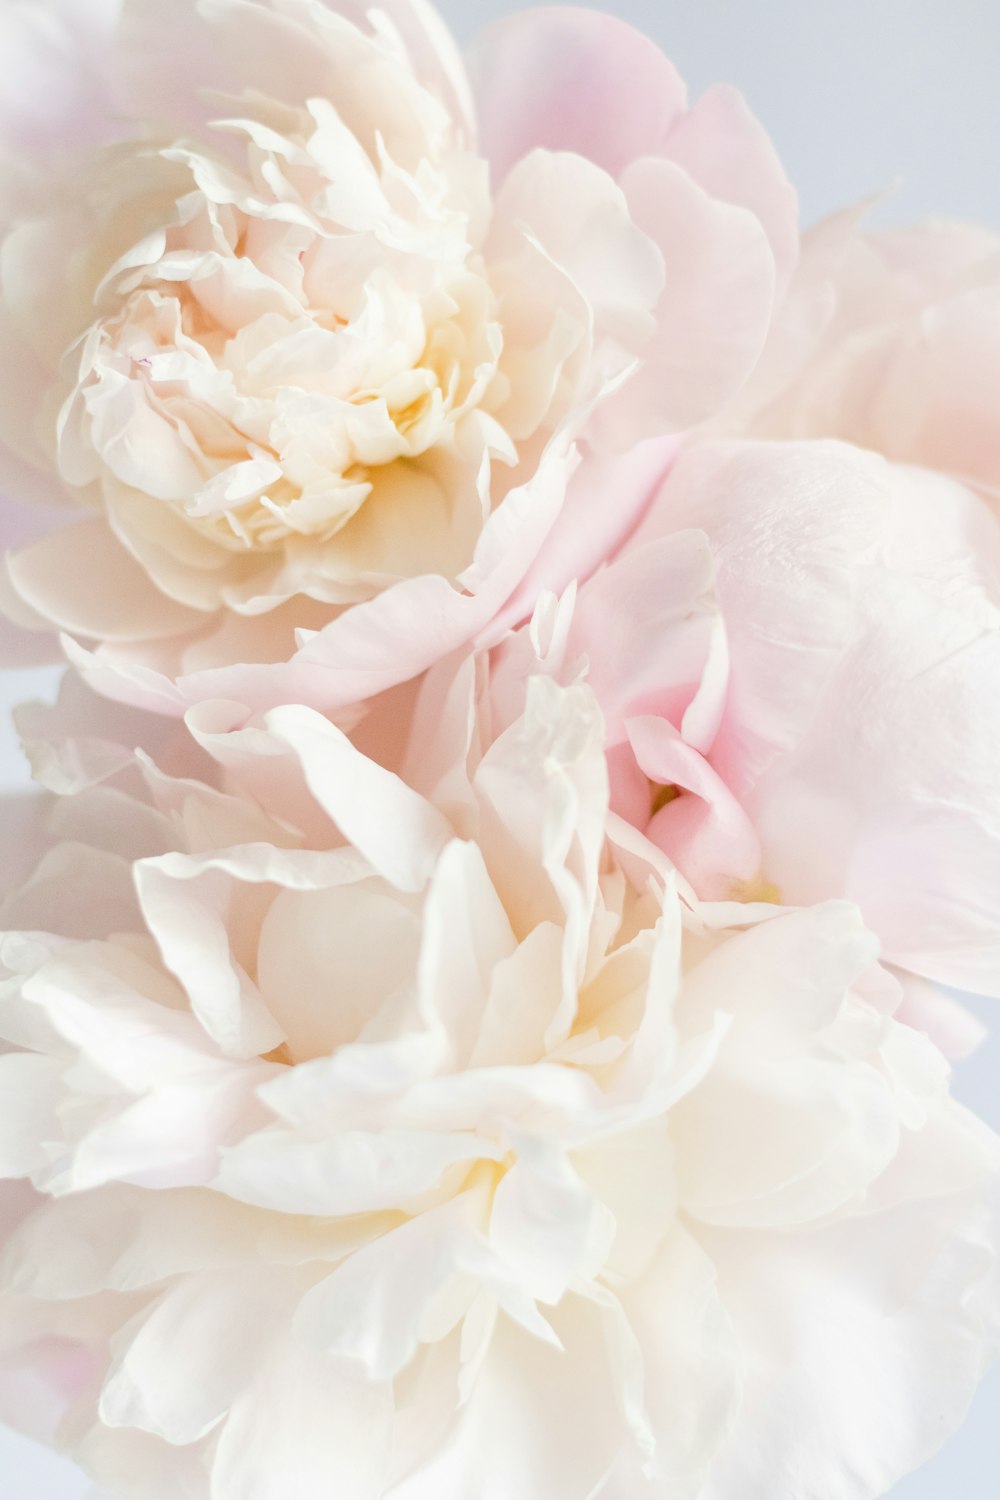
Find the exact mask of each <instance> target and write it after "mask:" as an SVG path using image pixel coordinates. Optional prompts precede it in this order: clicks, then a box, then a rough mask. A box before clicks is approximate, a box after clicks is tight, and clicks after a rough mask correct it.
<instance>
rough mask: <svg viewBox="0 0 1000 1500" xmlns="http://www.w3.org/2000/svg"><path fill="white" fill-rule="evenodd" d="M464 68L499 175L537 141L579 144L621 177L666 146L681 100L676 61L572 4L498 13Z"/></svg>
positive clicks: (562, 146) (484, 145)
mask: <svg viewBox="0 0 1000 1500" xmlns="http://www.w3.org/2000/svg"><path fill="white" fill-rule="evenodd" d="M470 69H471V73H472V83H473V93H474V95H475V98H476V101H477V103H478V106H479V126H480V148H481V150H482V151H483V152H484V153H485V155H486V156H488V157H489V159H490V162H491V163H492V166H493V172H494V180H495V182H500V181H502V179H503V178H504V177H505V176H506V174H507V173H508V172H509V171H510V169H511V167H512V166H514V164H515V163H516V162H518V161H520V160H521V158H522V157H523V156H526V155H527V154H528V152H529V151H532V150H534V149H535V148H536V147H538V146H543V147H545V148H547V149H548V150H550V151H574V152H577V153H578V154H579V155H581V156H585V157H587V158H588V159H589V160H590V161H593V162H596V163H597V165H598V166H601V167H603V168H604V169H605V170H606V171H608V172H610V173H611V174H612V176H618V174H619V173H620V172H622V171H623V170H624V168H625V167H627V166H628V164H629V162H631V161H634V160H635V159H636V157H638V156H644V155H647V154H649V153H651V152H657V151H659V150H660V149H661V148H662V146H663V143H664V141H665V140H666V139H667V136H668V134H669V132H670V129H671V126H672V125H673V124H674V122H675V120H676V119H677V118H678V116H679V115H680V114H681V112H682V111H683V110H684V107H685V103H686V92H685V88H684V84H683V83H682V81H681V79H680V77H679V76H678V74H677V72H676V70H675V69H674V67H673V64H672V63H670V62H669V61H668V60H667V58H666V57H664V55H663V53H662V52H660V50H659V48H658V47H656V46H655V45H654V43H653V42H651V41H650V40H649V38H648V37H645V36H643V35H642V33H641V32H639V31H635V30H634V29H633V28H632V27H631V26H628V25H627V24H626V23H625V22H624V21H619V20H616V19H615V18H614V17H613V16H605V15H599V14H598V13H597V12H596V11H588V10H582V9H577V8H576V7H575V6H569V7H565V8H562V7H560V8H556V7H555V6H543V7H541V8H534V9H532V10H525V11H522V12H521V13H520V14H519V15H513V16H510V17H508V18H506V19H505V20H503V21H498V22H497V23H496V24H495V25H493V26H491V27H489V28H488V30H487V31H485V32H484V33H483V35H482V36H481V37H480V38H479V40H478V42H477V44H476V46H475V48H474V49H473V53H472V57H471V60H470Z"/></svg>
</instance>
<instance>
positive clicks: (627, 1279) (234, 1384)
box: [0, 611, 998, 1500]
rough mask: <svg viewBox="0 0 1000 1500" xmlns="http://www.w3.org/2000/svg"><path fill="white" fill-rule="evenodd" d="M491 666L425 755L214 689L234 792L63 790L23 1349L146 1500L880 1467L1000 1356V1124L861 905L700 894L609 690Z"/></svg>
mask: <svg viewBox="0 0 1000 1500" xmlns="http://www.w3.org/2000/svg"><path fill="white" fill-rule="evenodd" d="M535 634H536V638H537V640H538V642H539V644H540V645H541V646H542V647H544V648H546V649H550V648H551V647H552V645H553V641H552V640H551V639H547V638H546V637H547V622H546V619H545V612H544V611H543V613H542V614H541V615H540V616H539V618H538V620H537V621H536V628H535ZM487 673H488V666H487V663H486V662H485V660H484V659H482V658H481V659H479V660H478V661H477V660H475V659H474V658H471V657H468V656H466V657H464V658H460V659H457V660H454V661H450V662H446V663H444V664H442V665H441V666H440V667H439V668H437V669H436V670H435V671H434V672H432V673H431V674H429V676H428V677H427V679H426V680H425V682H424V683H423V684H422V686H421V688H420V690H419V692H418V693H417V694H416V696H415V702H414V706H413V712H412V716H411V718H410V720H409V723H410V726H411V733H410V735H409V737H408V743H407V745H406V746H405V748H404V750H403V752H402V755H401V759H400V765H401V768H402V770H403V771H404V775H403V776H400V775H397V774H396V773H394V772H392V771H390V770H387V769H386V768H385V767H384V766H381V765H379V764H378V763H376V762H375V761H373V760H371V759H370V758H368V757H367V756H366V755H365V754H364V753H363V752H362V750H361V749H360V748H359V745H358V744H357V743H355V742H354V741H353V740H352V738H351V737H350V736H348V735H346V734H344V733H343V731H341V730H339V729H338V728H336V727H335V726H334V725H332V724H331V723H330V722H329V721H328V720H327V719H325V718H323V717H322V716H321V715H319V714H318V713H317V712H316V711H314V710H311V709H309V708H306V707H301V706H299V707H284V708H278V709H274V710H271V711H270V712H268V713H266V714H264V715H260V716H254V717H251V718H249V719H248V718H247V716H246V714H245V712H244V711H242V710H240V709H238V708H236V706H234V705H231V704H230V705H226V704H205V705H202V706H201V707H199V708H198V709H197V710H194V711H192V713H191V715H190V716H189V724H190V728H191V732H192V734H193V735H194V737H195V739H196V741H197V745H198V752H197V753H198V755H200V756H203V757H207V758H208V760H209V761H210V762H211V763H212V765H213V766H214V769H213V770H212V771H210V773H208V775H207V779H205V780H195V779H192V778H190V777H171V776H168V775H167V774H165V773H164V772H163V771H161V770H159V769H157V768H156V767H155V766H154V764H153V763H152V762H151V761H150V760H149V759H148V758H145V757H141V756H140V758H139V760H138V762H137V763H136V764H134V765H133V766H131V767H125V766H124V765H123V766H122V767H121V768H120V769H119V770H118V771H117V772H115V773H114V774H109V776H108V779H107V780H106V781H105V782H104V783H102V784H95V783H94V781H93V776H92V775H91V776H90V777H89V778H88V777H84V778H83V780H84V781H86V780H87V779H90V781H91V784H90V785H89V786H84V788H83V789H82V790H80V791H78V792H77V793H76V794H75V795H67V796H65V797H64V798H63V799H62V800H61V802H60V804H59V809H60V811H59V824H60V827H59V832H60V834H61V836H62V840H63V841H62V842H56V843H55V844H54V847H53V849H52V851H51V853H50V854H49V855H48V856H46V860H45V861H43V866H42V868H41V870H40V871H39V873H38V875H36V877H35V878H34V880H33V881H31V882H29V883H28V885H27V886H25V887H24V889H23V890H21V891H20V892H18V893H17V894H16V895H15V896H14V897H12V898H9V899H8V904H7V907H6V910H5V920H6V924H7V926H8V928H9V929H10V930H9V931H8V932H7V935H6V936H5V937H4V938H3V940H2V944H0V958H2V962H3V965H4V970H5V974H6V976H7V977H6V980H5V985H4V991H3V995H2V998H0V1034H2V1035H3V1037H4V1038H5V1039H6V1043H7V1046H8V1049H9V1050H8V1051H7V1053H6V1055H3V1056H0V1083H2V1087H3V1092H4V1098H5V1100H6V1101H7V1102H6V1104H5V1108H4V1112H3V1116H2V1120H0V1166H2V1171H3V1173H4V1174H5V1175H7V1176H8V1177H12V1178H18V1177H22V1176H24V1177H28V1178H29V1179H30V1181H31V1183H32V1184H33V1185H34V1188H35V1190H37V1191H38V1192H40V1193H41V1194H43V1195H45V1196H46V1198H47V1199H48V1201H47V1202H44V1203H42V1204H41V1206H39V1207H37V1208H35V1209H33V1210H30V1209H29V1210H28V1212H27V1215H26V1217H23V1218H22V1221H21V1222H20V1224H19V1226H18V1227H17V1228H16V1229H15V1230H14V1231H13V1233H11V1234H10V1235H9V1236H8V1238H7V1243H6V1246H5V1249H4V1253H3V1264H2V1274H3V1278H4V1283H5V1287H6V1291H5V1293H4V1302H3V1316H2V1319H0V1329H2V1332H0V1345H2V1350H3V1360H2V1363H3V1365H4V1367H5V1368H7V1369H11V1370H13V1371H15V1372H17V1374H18V1376H19V1378H20V1388H21V1389H22V1390H23V1389H24V1383H25V1381H26V1380H27V1379H28V1378H29V1376H30V1378H31V1379H32V1380H33V1381H34V1382H35V1385H36V1387H37V1389H38V1390H39V1391H41V1392H44V1394H45V1398H46V1399H45V1401H44V1403H43V1402H42V1401H41V1399H39V1400H36V1401H35V1402H34V1403H33V1413H34V1416H35V1419H36V1422H37V1423H38V1424H39V1426H40V1431H41V1435H43V1436H47V1437H49V1439H50V1440H55V1441H57V1442H59V1443H60V1444H62V1445H64V1446H66V1447H67V1448H69V1449H70V1451H72V1452H73V1453H74V1454H75V1455H76V1456H77V1457H78V1459H79V1460H80V1461H81V1462H82V1463H83V1464H84V1466H85V1468H86V1469H87V1470H88V1471H89V1472H90V1474H91V1475H92V1476H93V1477H94V1479H95V1480H96V1481H97V1482H98V1483H101V1484H103V1485H107V1486H108V1487H109V1488H110V1489H111V1490H113V1491H115V1492H116V1493H118V1494H119V1495H121V1496H122V1497H123V1500H161V1497H162V1500H176V1497H177V1496H178V1495H185V1496H189V1497H191V1500H202V1497H204V1500H287V1497H288V1496H289V1495H290V1494H294V1495H295V1497H296V1500H313V1497H315V1500H320V1497H323V1500H326V1497H329V1496H330V1495H331V1494H336V1495H337V1496H338V1497H342V1500H376V1497H381V1496H385V1497H392V1500H424V1497H426V1496H427V1495H431V1494H432V1495H435V1496H463V1497H464V1496H469V1495H477V1496H483V1497H484V1500H489V1497H492V1496H496V1497H498V1500H499V1497H501V1496H502V1497H507V1496H510V1495H513V1494H518V1495H524V1496H525V1497H526V1500H580V1497H581V1496H585V1495H592V1496H594V1497H595V1500H642V1497H644V1496H649V1497H651V1500H652V1497H656V1500H660V1497H663V1496H669V1497H671V1500H674V1497H676V1500H683V1497H692V1500H694V1497H704V1500H744V1497H745V1496H747V1495H748V1494H753V1493H756V1492H762V1491H763V1489H764V1488H765V1487H766V1488H767V1493H768V1495H769V1496H773V1497H774V1500H803V1497H805V1496H807V1495H815V1496H817V1497H819V1496H821V1495H822V1496H824V1497H825V1496H830V1495H834V1494H836V1495H837V1496H838V1497H842V1500H861V1497H872V1496H875V1495H877V1494H880V1493H882V1492H883V1491H884V1490H885V1488H886V1487H887V1486H888V1485H889V1484H890V1483H892V1482H893V1481H894V1479H895V1478H896V1477H897V1475H899V1474H900V1473H902V1472H904V1471H905V1470H906V1469H907V1468H908V1467H910V1466H911V1465H913V1464H914V1463H916V1462H919V1461H920V1460H921V1459H922V1458H923V1457H925V1456H926V1455H927V1454H928V1453H929V1452H930V1451H931V1450H932V1449H933V1448H934V1447H935V1446H936V1445H937V1444H938V1443H939V1442H940V1440H941V1439H942V1438H943V1437H944V1436H945V1434H946V1433H947V1431H948V1430H949V1429H950V1428H951V1427H952V1426H954V1425H955V1423H956V1422H957V1421H958V1420H959V1419H960V1417H961V1415H962V1414H963V1411H964V1409H965V1406H966V1404H967V1402H968V1400H969V1398H970V1395H971V1392H972V1390H973V1389H974V1387H975V1385H976V1383H977V1381H978V1379H979V1377H980V1375H981V1373H982V1371H983V1368H984V1363H985V1356H986V1352H987V1349H988V1347H989V1340H990V1338H991V1333H990V1329H991V1325H992V1323H993V1321H994V1312H995V1305H996V1295H995V1289H992V1288H991V1276H992V1266H993V1263H994V1249H995V1230H993V1229H992V1228H991V1227H990V1224H989V1219H988V1214H987V1208H986V1197H985V1194H986V1190H987V1187H988V1183H989V1180H990V1179H991V1178H992V1177H993V1176H994V1174H995V1171H996V1166H997V1159H998V1158H997V1146H996V1142H995V1141H994V1139H993V1138H992V1136H991V1135H990V1133H989V1132H988V1131H986V1130H985V1129H984V1128H983V1127H981V1126H980V1125H979V1124H978V1123H977V1122H976V1121H975V1120H974V1119H972V1118H971V1117H970V1116H969V1115H968V1114H967V1113H966V1112H965V1111H964V1110H962V1109H961V1108H960V1107H959V1106H958V1105H957V1104H954V1103H952V1102H951V1101H950V1100H949V1098H948V1093H947V1066H946V1064H945V1063H944V1061H943V1059H942V1058H941V1056H940V1054H939V1053H938V1052H937V1050H936V1049H935V1048H934V1046H933V1045H932V1044H931V1043H930V1042H929V1041H928V1040H927V1039H926V1038H924V1037H921V1036H920V1035H918V1034H917V1033H916V1032H915V1031H913V1030H911V1029H909V1028H907V1027H902V1026H899V1025H898V1024H896V1023H895V1022H894V1021H893V1019H892V1018H891V1015H890V1014H889V1013H888V1012H889V1011H890V1010H891V1007H892V1004H893V1002H894V984H893V981H892V980H891V978H890V977H889V976H887V975H886V974H885V973H884V972H883V971H880V970H879V968H878V967H877V965H876V957H877V951H878V950H877V943H876V942H875V940H874V939H873V938H872V937H871V935H870V934H868V933H867V932H866V931H865V929H864V927H863V925H862V923H861V921H860V918H859V915H858V913H857V911H856V909H855V908H853V907H852V906H850V905H849V904H848V903H845V902H831V903H824V904H821V905H819V906H816V907H814V908H811V909H801V910H794V909H780V908H777V907H774V908H769V907H767V906H761V905H758V906H756V907H749V906H743V907H739V906H735V905H733V904H729V903H722V904H711V903H703V902H699V901H698V900H697V899H696V898H695V897H694V896H693V894H692V893H691V892H690V891H689V890H688V889H687V887H686V886H685V884H684V882H683V881H680V882H679V881H678V880H677V879H676V878H675V876H674V874H673V872H672V871H671V869H670V867H669V864H668V862H667V861H666V860H665V859H664V858H663V856H662V855H661V854H660V853H659V851H658V850H657V849H656V847H655V845H653V844H652V843H650V842H649V841H648V840H646V839H645V838H644V837H643V836H642V835H641V834H639V833H637V832H636V831H635V830H633V829H631V828H630V827H629V825H628V824H627V823H625V822H624V821H623V820H621V819H619V818H617V817H615V816H614V815H613V814H610V813H609V809H608V785H607V772H606V763H605V757H604V753H603V742H604V733H605V732H604V726H603V724H602V722H601V717H600V713H599V710H598V707H597V702H596V699H595V697H594V695H593V693H592V691H591V690H590V689H589V688H588V687H586V686H582V685H572V686H567V687H562V686H560V685H558V684H557V683H556V682H554V681H553V680H552V679H551V677H549V676H547V675H545V674H544V673H542V674H535V675H534V676H532V677H530V678H529V679H528V682H527V685H526V688H525V689H524V690H523V692H522V695H521V698H520V702H519V703H518V702H516V701H515V700H516V694H515V692H514V691H513V689H512V688H511V685H510V684H509V683H508V684H507V697H506V705H507V711H506V712H501V710H500V708H499V707H497V706H496V705H495V704H494V697H493V693H492V692H491V684H490V682H489V680H488V675H487ZM376 712H377V710H376ZM429 723H433V724H434V725H435V727H436V733H435V734H434V735H433V736H429V735H427V734H426V733H425V729H426V726H427V725H428V724H429ZM364 727H365V726H363V725H362V726H360V727H359V728H358V730H357V732H356V736H355V738H359V737H360V736H361V735H362V734H363V732H364ZM63 754H64V761H65V763H66V764H67V765H68V764H70V763H71V762H72V761H73V757H74V755H75V754H76V752H75V750H74V748H73V745H72V743H70V744H68V745H67V746H66V747H64V752H63ZM116 872H117V873H116ZM98 878H100V888H101V891H102V894H103V897H104V904H103V906H99V905H98V903H97V902H95V901H94V900H93V899H92V897H91V898H89V899H88V900H87V902H86V907H85V910H84V911H80V910H79V909H78V908H74V906H73V904H72V903H67V897H68V896H69V895H70V894H71V892H72V891H73V890H75V889H77V888H78V887H79V885H80V883H81V881H86V882H87V884H88V886H89V887H90V888H91V889H92V888H93V887H94V886H95V885H96V884H97V882H98ZM74 916H75V920H73V918H74ZM68 918H70V920H68ZM15 928H20V929H21V931H19V932H18V931H16V930H15ZM27 1207H28V1206H27V1204H26V1203H25V1202H24V1201H23V1200H22V1204H21V1209H20V1210H19V1212H21V1213H23V1212H24V1211H25V1209H26V1208H27ZM3 1392H4V1386H3V1385H2V1384H0V1399H3ZM3 1411H4V1415H6V1416H8V1417H10V1418H13V1417H16V1416H17V1412H16V1411H12V1410H11V1409H10V1408H9V1407H8V1406H6V1405H5V1406H4V1408H3Z"/></svg>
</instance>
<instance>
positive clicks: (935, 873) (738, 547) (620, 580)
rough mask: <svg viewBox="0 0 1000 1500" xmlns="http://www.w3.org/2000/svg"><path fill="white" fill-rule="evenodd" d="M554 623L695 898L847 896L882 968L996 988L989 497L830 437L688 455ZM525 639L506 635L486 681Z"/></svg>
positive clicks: (999, 880)
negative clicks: (876, 945) (622, 546)
mask: <svg viewBox="0 0 1000 1500" xmlns="http://www.w3.org/2000/svg"><path fill="white" fill-rule="evenodd" d="M553 608H554V606H553ZM556 618H557V620H558V619H559V616H558V614H557V616H556ZM533 629H534V632H535V639H536V640H537V630H538V626H537V625H536V626H535V627H533ZM549 630H550V634H551V637H552V641H553V642H555V643H556V644H555V645H552V646H550V652H551V670H552V671H553V672H555V673H556V675H560V674H562V675H563V676H564V677H569V678H571V677H572V676H573V675H574V674H575V673H576V672H577V671H579V669H580V664H581V662H582V663H584V664H585V667H586V680H587V681H588V683H589V685H590V686H591V688H592V689H593V690H594V692H595V693H596V695H597V697H598V700H599V701H600V703H601V705H602V709H603V712H604V716H605V720H606V724H607V735H608V753H609V763H610V766H611V774H612V783H613V789H614V790H613V802H614V805H615V807H616V808H617V810H618V811H619V812H620V813H621V814H622V815H623V816H625V817H626V818H628V819H629V821H631V822H633V823H634V824H635V825H636V826H637V827H639V828H641V829H643V830H644V831H645V832H646V833H647V835H648V837H650V838H651V839H652V840H653V841H654V842H655V843H657V844H658V845H659V847H661V848H662V849H663V850H664V851H665V852H666V853H667V854H669V856H670V857H671V859H673V860H674V861H675V863H676V864H677V865H678V867H679V868H680V869H681V870H682V871H683V873H684V874H685V875H686V876H687V878H688V879H689V880H691V882H692V883H693V885H694V886H695V888H696V889H697V890H698V892H699V893H700V894H701V895H702V896H703V897H707V898H710V899H727V898H730V899H732V898H736V899H741V900H749V901H751V902H752V901H771V900H774V901H783V902H787V903H794V904H799V903H805V904H810V903H813V902H816V901H820V900H824V899H828V898H830V897H834V896H836V897H846V898H847V899H849V900H851V901H855V902H856V903H857V904H858V905H859V906H860V908H861V910H862V911H863V912H864V915H865V920H866V922H867V923H868V925H869V926H870V927H871V928H872V930H873V931H874V932H876V933H877V934H878V936H879V938H880V940H881V943H882V952H883V956H884V958H885V959H886V960H887V961H888V962H890V963H892V964H894V965H897V966H898V967H899V968H901V969H902V970H905V971H908V972H909V973H912V974H915V975H918V976H923V977H925V978H928V979H932V980H936V981H940V982H942V983H944V984H948V985H954V986H956V987H958V988H961V989H967V990H973V991H978V992H981V993H986V994H997V993H1000V933H998V925H997V918H996V912H997V907H998V902H1000V852H998V851H1000V801H998V783H997V776H996V761H995V753H994V747H995V745H996V743H997V737H998V735H1000V722H998V718H997V713H998V710H997V705H998V703H1000V527H998V524H997V521H996V519H995V517H994V515H993V513H992V510H991V508H990V507H989V506H988V505H987V504H986V503H985V501H983V500H982V499H980V498H979V496H978V495H977V494H976V493H974V492H973V491H971V490H969V489H967V488H965V487H963V486H962V485H960V484H959V483H957V482H956V481H955V480H953V479H951V478H948V477H946V476H944V475H941V474H936V473H934V472H931V471H928V470H921V469H912V468H904V467H896V466H892V465H889V464H887V463H886V462H885V460H883V459H881V458H879V457H877V456H875V455H872V454H867V453H863V452H861V451H860V450H858V449H852V448H849V447H847V446H845V445H839V444H832V443H820V442H814V443H795V444H782V443H749V442H744V443H731V444H711V443H709V444H703V445H700V446H693V447H691V448H690V449H689V450H688V451H687V452H686V453H685V454H684V455H683V456H682V458H681V459H680V460H679V462H678V463H677V464H676V466H675V467H674V469H673V470H672V472H671V474H670V476H669V477H668V479H667V481H666V482H665V484H664V485H663V487H662V488H661V490H660V492H659V494H658V495H657V497H656V499H655V501H654V502H653V505H652V507H651V509H650V511H649V513H648V515H647V517H646V519H645V521H644V522H643V523H642V525H641V526H640V528H639V531H638V532H637V534H636V535H635V537H634V538H633V540H632V541H631V542H630V544H629V546H628V547H627V549H626V550H625V552H624V553H623V555H622V556H621V557H619V559H618V560H616V561H615V562H613V563H612V564H610V565H609V566H608V567H607V568H606V569H605V570H603V571H601V572H599V573H598V574H596V575H595V576H594V577H593V578H592V579H591V580H590V582H589V583H587V584H585V585H584V587H583V588H582V589H581V590H580V591H579V597H578V599H577V600H576V603H575V607H574V606H573V603H572V601H571V600H567V601H566V604H565V606H564V607H563V609H562V611H561V623H553V624H552V625H550V627H549ZM534 650H535V646H534V645H529V643H528V637H527V635H526V634H525V633H522V635H521V636H520V637H515V638H514V640H513V641H512V642H510V643H508V644H507V645H505V646H504V647H501V648H500V650H499V653H498V661H497V667H496V673H497V682H498V687H497V688H496V689H495V691H496V692H498V693H500V694H501V695H502V694H503V692H504V691H505V689H504V687H503V684H504V680H505V678H506V679H509V680H510V681H513V682H516V681H517V680H518V677H519V674H520V672H521V671H522V667H521V665H520V663H521V662H522V661H523V659H524V658H525V657H527V659H528V660H530V659H531V657H532V655H533V652H534Z"/></svg>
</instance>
